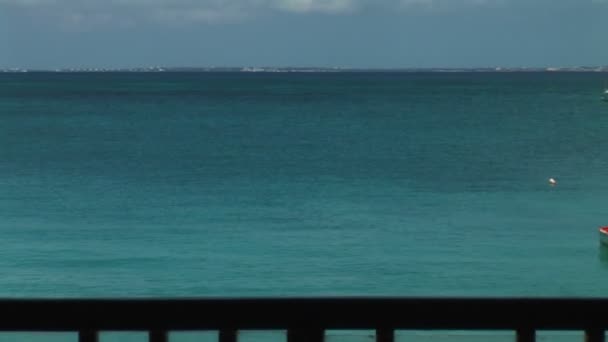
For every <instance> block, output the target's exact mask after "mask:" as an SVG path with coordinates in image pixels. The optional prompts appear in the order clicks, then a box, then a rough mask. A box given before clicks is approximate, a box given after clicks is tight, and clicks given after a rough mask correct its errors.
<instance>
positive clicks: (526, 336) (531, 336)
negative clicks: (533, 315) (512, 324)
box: [517, 328, 536, 342]
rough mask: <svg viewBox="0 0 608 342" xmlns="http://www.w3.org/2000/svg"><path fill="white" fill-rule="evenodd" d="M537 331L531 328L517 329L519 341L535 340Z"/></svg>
mask: <svg viewBox="0 0 608 342" xmlns="http://www.w3.org/2000/svg"><path fill="white" fill-rule="evenodd" d="M535 341H536V331H535V330H534V329H530V328H519V329H517V342H535Z"/></svg>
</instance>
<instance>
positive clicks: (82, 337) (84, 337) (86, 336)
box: [78, 330, 99, 342]
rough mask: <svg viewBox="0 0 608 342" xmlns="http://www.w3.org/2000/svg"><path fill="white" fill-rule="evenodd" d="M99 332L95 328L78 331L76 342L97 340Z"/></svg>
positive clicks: (94, 341)
mask: <svg viewBox="0 0 608 342" xmlns="http://www.w3.org/2000/svg"><path fill="white" fill-rule="evenodd" d="M98 336H99V334H98V333H97V331H95V330H80V331H78V342H98V341H99V339H98Z"/></svg>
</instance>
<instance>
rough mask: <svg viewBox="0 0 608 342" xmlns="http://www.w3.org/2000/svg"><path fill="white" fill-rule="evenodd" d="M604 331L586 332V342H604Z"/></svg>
mask: <svg viewBox="0 0 608 342" xmlns="http://www.w3.org/2000/svg"><path fill="white" fill-rule="evenodd" d="M604 339H605V338H604V329H597V328H594V329H587V330H585V342H604Z"/></svg>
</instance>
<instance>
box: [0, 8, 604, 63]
mask: <svg viewBox="0 0 608 342" xmlns="http://www.w3.org/2000/svg"><path fill="white" fill-rule="evenodd" d="M153 65H161V66H319V67H358V68H365V67H371V68H390V67H496V66H503V67H526V66H527V67H537V66H577V65H608V0H0V67H27V68H62V67H134V66H153Z"/></svg>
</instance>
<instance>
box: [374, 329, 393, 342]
mask: <svg viewBox="0 0 608 342" xmlns="http://www.w3.org/2000/svg"><path fill="white" fill-rule="evenodd" d="M376 342H395V330H394V329H392V328H377V329H376Z"/></svg>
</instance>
